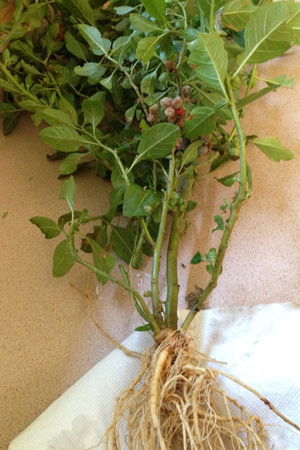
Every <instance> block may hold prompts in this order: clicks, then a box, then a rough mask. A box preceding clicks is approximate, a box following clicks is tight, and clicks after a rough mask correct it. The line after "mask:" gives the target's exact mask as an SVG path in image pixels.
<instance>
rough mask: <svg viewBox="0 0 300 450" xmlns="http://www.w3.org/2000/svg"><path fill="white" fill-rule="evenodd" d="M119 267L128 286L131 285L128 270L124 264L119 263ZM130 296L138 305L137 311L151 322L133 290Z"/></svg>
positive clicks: (136, 305) (135, 304)
mask: <svg viewBox="0 0 300 450" xmlns="http://www.w3.org/2000/svg"><path fill="white" fill-rule="evenodd" d="M119 269H120V272H121V274H122V277H123V278H124V281H125V283H126V284H127V286H131V285H130V281H129V278H128V273H127V272H126V270H125V269H124V266H123V265H122V264H119ZM130 296H131V299H132V301H133V303H134V306H135V307H136V309H137V312H138V313H139V315H140V316H141V317H142V318H143V319H144V320H146V321H147V322H149V320H148V317H147V316H146V314H145V313H144V311H143V310H142V308H141V307H140V305H139V304H138V302H137V300H136V298H135V296H134V295H133V293H132V292H130Z"/></svg>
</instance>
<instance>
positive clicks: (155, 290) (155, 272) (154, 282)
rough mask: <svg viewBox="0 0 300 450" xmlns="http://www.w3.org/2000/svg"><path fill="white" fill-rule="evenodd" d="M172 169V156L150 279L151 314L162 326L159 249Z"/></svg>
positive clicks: (165, 216) (171, 184) (169, 194)
mask: <svg viewBox="0 0 300 450" xmlns="http://www.w3.org/2000/svg"><path fill="white" fill-rule="evenodd" d="M174 169H175V161H174V157H173V155H172V159H170V163H169V174H168V184H167V190H166V192H165V198H164V202H163V209H162V214H161V220H160V225H159V230H158V235H157V240H156V245H155V248H154V255H153V269H152V278H151V297H152V304H153V314H154V318H155V319H156V320H158V322H159V324H162V322H163V319H162V315H161V311H162V304H161V301H160V298H159V280H158V276H159V268H160V256H161V248H162V243H163V239H164V235H165V228H166V222H167V215H168V209H169V201H170V197H171V193H172V188H173V183H174Z"/></svg>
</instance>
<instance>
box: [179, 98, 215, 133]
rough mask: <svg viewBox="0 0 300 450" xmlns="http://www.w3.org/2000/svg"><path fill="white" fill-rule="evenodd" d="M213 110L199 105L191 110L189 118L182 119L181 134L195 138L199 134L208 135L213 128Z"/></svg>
mask: <svg viewBox="0 0 300 450" xmlns="http://www.w3.org/2000/svg"><path fill="white" fill-rule="evenodd" d="M214 118H215V111H214V110H213V109H211V108H207V107H206V106H199V107H198V108H194V109H193V110H192V111H191V119H190V118H187V119H186V120H185V121H184V128H183V134H184V135H185V137H187V138H188V139H196V138H198V137H199V136H201V135H208V134H211V133H212V132H213V129H214Z"/></svg>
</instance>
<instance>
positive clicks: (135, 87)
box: [106, 54, 148, 117]
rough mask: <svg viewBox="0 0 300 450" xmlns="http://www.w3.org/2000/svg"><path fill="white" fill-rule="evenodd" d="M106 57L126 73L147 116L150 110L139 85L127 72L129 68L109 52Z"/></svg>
mask: <svg viewBox="0 0 300 450" xmlns="http://www.w3.org/2000/svg"><path fill="white" fill-rule="evenodd" d="M106 57H107V59H108V60H109V61H111V62H112V63H113V64H114V65H115V66H117V67H118V69H119V70H121V71H122V72H123V73H124V75H126V77H127V78H128V81H129V83H130V85H131V87H132V88H133V89H134V90H135V93H136V95H137V97H138V99H139V102H140V104H141V107H142V108H143V111H144V114H145V116H146V117H147V115H148V111H147V108H146V105H145V102H144V98H143V96H142V95H141V93H140V91H139V88H138V87H137V85H136V84H135V83H134V82H133V80H132V76H131V75H130V74H129V73H128V72H127V70H126V69H125V68H124V67H123V66H122V64H120V63H119V62H118V61H116V60H115V59H113V58H111V57H110V56H108V55H107V54H106Z"/></svg>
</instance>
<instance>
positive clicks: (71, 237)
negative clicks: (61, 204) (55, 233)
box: [69, 228, 161, 335]
mask: <svg viewBox="0 0 300 450" xmlns="http://www.w3.org/2000/svg"><path fill="white" fill-rule="evenodd" d="M69 245H70V248H71V252H72V254H73V257H74V259H75V260H76V261H77V262H79V263H80V264H81V265H83V266H85V267H87V268H88V269H91V270H92V271H93V272H95V273H96V274H99V275H101V276H102V277H105V278H106V279H107V280H109V281H112V282H113V283H115V284H118V285H119V286H121V287H122V288H123V289H125V290H126V291H128V292H129V293H131V294H132V295H133V296H134V298H135V299H136V300H138V301H139V303H140V307H141V309H142V310H143V312H144V314H145V316H146V317H147V321H148V322H149V323H150V325H151V326H152V329H153V331H154V334H155V335H156V334H159V333H160V331H161V329H160V326H159V325H158V323H157V321H156V319H155V318H154V317H153V315H152V314H151V312H150V311H149V309H148V307H147V305H146V303H145V301H144V299H143V297H142V296H141V295H140V293H139V292H138V291H136V290H135V289H133V288H132V287H131V286H130V285H128V284H127V283H126V282H123V281H121V280H119V279H118V278H115V277H113V276H111V275H110V274H108V273H106V272H103V271H102V270H100V269H98V268H97V267H95V266H93V265H92V264H90V263H88V262H87V261H85V260H84V259H82V258H80V256H78V254H77V252H76V248H75V243H74V228H71V229H70V233H69Z"/></svg>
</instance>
